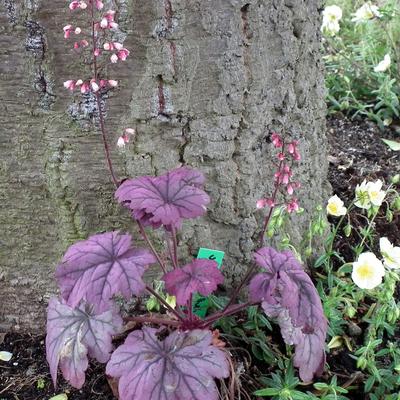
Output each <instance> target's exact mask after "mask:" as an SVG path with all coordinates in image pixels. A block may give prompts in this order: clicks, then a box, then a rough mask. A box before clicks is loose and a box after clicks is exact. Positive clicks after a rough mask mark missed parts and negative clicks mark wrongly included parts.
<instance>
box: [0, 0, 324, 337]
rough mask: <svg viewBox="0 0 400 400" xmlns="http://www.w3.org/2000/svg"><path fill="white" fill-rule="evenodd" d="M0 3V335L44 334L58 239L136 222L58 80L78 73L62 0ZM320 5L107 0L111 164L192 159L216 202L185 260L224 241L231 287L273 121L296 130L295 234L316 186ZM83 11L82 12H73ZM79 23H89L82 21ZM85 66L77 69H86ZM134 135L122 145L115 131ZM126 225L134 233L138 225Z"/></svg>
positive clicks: (64, 241)
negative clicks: (114, 46) (114, 44)
mask: <svg viewBox="0 0 400 400" xmlns="http://www.w3.org/2000/svg"><path fill="white" fill-rule="evenodd" d="M0 4H1V9H0V27H1V28H0V29H1V33H0V40H1V46H0V73H1V86H0V98H1V99H2V100H1V103H0V107H1V111H2V112H1V114H0V122H1V127H2V129H1V134H0V151H1V163H0V201H1V210H0V226H1V232H2V233H1V237H0V304H1V305H2V306H1V307H0V331H1V330H6V329H10V328H13V329H25V328H29V329H31V330H37V329H41V328H42V327H43V323H44V310H45V307H46V303H47V300H48V298H49V296H50V295H51V294H54V293H55V292H56V287H55V282H54V279H53V276H54V270H55V266H56V264H57V262H58V261H59V260H60V257H61V256H62V254H63V252H64V251H65V250H66V248H67V247H68V245H69V244H71V243H73V242H74V241H76V240H79V239H84V238H87V236H88V235H90V234H93V233H96V232H100V231H104V230H110V229H121V230H132V229H133V224H132V222H131V221H130V219H129V217H128V212H126V211H125V210H122V209H121V207H120V206H118V205H117V204H116V202H115V201H114V199H113V191H114V188H113V185H112V183H111V181H110V178H109V175H108V171H107V167H106V163H105V159H104V155H103V148H102V141H101V136H100V134H99V132H98V130H96V129H94V128H93V124H92V120H93V118H94V117H95V116H96V105H95V99H94V97H93V96H91V95H84V96H81V95H80V94H79V95H78V94H76V95H74V96H72V95H71V94H70V93H69V92H68V91H66V90H65V89H64V88H63V85H62V83H63V81H65V80H67V79H78V78H85V77H89V75H88V70H87V66H86V69H85V66H84V65H82V63H81V61H80V59H79V57H76V56H74V55H73V51H72V50H71V49H70V47H71V43H70V42H69V43H66V42H65V41H64V40H63V37H62V28H63V26H64V25H67V24H68V23H73V22H74V21H75V20H76V15H77V14H76V13H74V14H71V13H70V11H69V10H68V8H67V5H68V4H67V3H66V2H65V0H54V1H51V2H50V3H49V2H48V1H44V0H24V1H23V0H2V2H1V3H0ZM319 6H320V1H319V0H246V1H245V0H146V1H143V0H116V1H114V2H112V1H108V2H106V7H113V8H114V9H116V10H117V17H118V20H119V21H118V22H119V24H120V30H119V31H118V32H117V34H116V35H117V38H124V37H126V41H125V47H127V48H128V49H129V50H130V51H131V56H130V57H129V58H128V60H127V61H126V62H124V63H118V64H117V65H116V66H115V65H113V66H110V67H108V74H109V77H110V78H112V79H118V81H119V82H120V87H119V88H118V89H117V90H114V91H113V92H109V94H108V96H107V98H104V102H105V105H106V125H107V128H108V131H109V141H110V146H111V148H112V149H113V151H112V153H113V154H112V157H113V160H114V164H115V168H116V172H117V175H118V176H119V177H120V178H121V177H135V176H139V175H143V174H152V175H153V174H160V173H163V172H165V171H166V170H167V169H169V168H173V167H176V166H177V165H178V164H187V165H190V166H193V167H197V168H199V169H201V170H202V171H203V172H204V173H205V174H206V175H207V178H208V180H207V184H206V190H207V191H208V192H209V194H210V196H211V198H212V203H211V205H210V207H209V211H208V214H207V217H205V218H202V219H198V220H195V221H193V222H190V223H187V224H186V225H185V226H184V229H183V230H182V232H181V237H180V246H179V248H180V254H181V257H182V259H184V258H188V257H191V256H195V255H196V253H197V249H198V248H199V247H211V248H215V249H220V250H223V251H225V252H226V259H225V260H224V273H225V275H226V276H227V277H228V282H230V283H232V282H233V281H235V280H237V277H238V276H239V275H241V274H242V273H243V271H244V270H245V268H246V266H247V265H248V263H249V262H250V260H251V258H252V255H251V254H252V251H253V250H254V249H255V248H256V246H257V242H258V236H259V232H260V225H261V217H262V213H261V212H255V203H256V200H257V199H259V198H261V197H263V196H265V195H266V194H268V193H270V192H271V190H272V187H273V179H272V175H273V172H272V171H273V168H274V167H273V164H272V159H273V153H272V146H271V144H270V143H269V140H268V137H269V133H270V131H271V130H276V131H277V132H282V131H285V132H291V133H292V134H293V135H294V137H295V138H298V139H300V141H301V142H300V143H301V144H300V149H301V152H302V155H303V160H302V162H301V166H300V168H299V170H298V171H297V173H298V174H299V175H298V176H299V177H300V179H301V182H302V189H301V191H300V194H299V198H300V201H301V205H302V207H304V208H305V210H306V212H305V214H304V215H303V216H302V217H299V218H297V217H296V219H295V221H296V223H295V224H293V225H292V227H291V238H292V239H293V241H294V242H298V241H299V240H300V239H301V237H302V234H303V233H304V231H305V229H306V227H307V223H308V220H309V216H310V213H311V212H312V210H313V208H314V207H315V205H317V204H319V203H321V202H322V199H323V198H324V196H325V195H326V193H327V190H328V188H327V185H326V176H327V159H326V139H325V120H324V116H325V104H324V87H323V72H322V71H323V68H322V64H321V60H320V53H319V46H320V43H319V26H320V22H319V12H318V7H319ZM78 13H79V11H78ZM81 27H82V28H85V25H84V23H83V22H82V23H81ZM84 71H86V72H84ZM125 127H133V128H135V129H136V131H137V137H136V140H135V142H134V143H131V144H130V145H129V146H128V148H127V149H126V150H125V152H123V153H121V152H118V151H117V148H116V145H115V144H116V140H117V138H118V136H119V135H120V134H121V133H122V129H123V128H125ZM135 236H136V235H135Z"/></svg>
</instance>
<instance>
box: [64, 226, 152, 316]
mask: <svg viewBox="0 0 400 400" xmlns="http://www.w3.org/2000/svg"><path fill="white" fill-rule="evenodd" d="M154 262H155V258H154V256H153V254H151V253H150V252H149V251H148V250H145V249H134V248H132V247H131V236H130V235H121V234H119V233H118V232H107V233H102V234H99V235H94V236H91V237H90V238H89V239H87V240H84V241H81V242H78V243H75V244H73V245H72V246H71V247H70V248H69V249H68V250H67V252H66V253H65V255H64V258H63V259H62V261H61V264H59V265H58V267H57V271H56V278H57V282H58V285H59V287H60V289H61V294H62V297H63V298H64V299H65V300H66V301H67V303H68V304H69V305H70V306H71V307H75V306H77V305H78V304H79V302H80V301H81V300H82V299H85V300H87V301H88V302H89V303H91V304H94V305H95V306H96V310H97V311H98V312H101V311H105V310H107V309H108V308H109V303H110V299H111V297H112V296H113V295H114V294H115V293H121V294H122V295H124V296H125V298H129V297H130V296H131V295H132V294H135V295H138V294H140V293H141V292H142V291H143V289H144V288H145V284H144V282H143V280H142V275H143V273H144V271H145V270H146V268H147V267H148V265H149V264H152V263H154Z"/></svg>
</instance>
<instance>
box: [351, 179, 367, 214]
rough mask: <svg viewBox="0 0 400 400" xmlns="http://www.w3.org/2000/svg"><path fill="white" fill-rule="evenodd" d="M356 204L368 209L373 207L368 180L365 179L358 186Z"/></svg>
mask: <svg viewBox="0 0 400 400" xmlns="http://www.w3.org/2000/svg"><path fill="white" fill-rule="evenodd" d="M354 204H355V205H356V206H357V207H359V208H365V209H367V210H368V209H369V208H370V207H371V202H370V200H369V195H368V186H367V181H365V180H364V181H363V182H362V183H361V185H357V186H356V202H355V203H354Z"/></svg>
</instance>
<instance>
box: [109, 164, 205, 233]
mask: <svg viewBox="0 0 400 400" xmlns="http://www.w3.org/2000/svg"><path fill="white" fill-rule="evenodd" d="M203 184H204V175H203V174H202V173H201V172H199V171H197V170H195V169H191V168H188V167H181V168H177V169H174V170H172V171H170V172H168V173H166V174H165V175H162V176H158V177H151V176H142V177H140V178H137V179H129V180H126V181H125V182H123V183H122V185H121V186H120V187H119V188H118V189H117V191H116V193H115V196H116V198H117V199H118V201H119V202H120V203H124V204H126V206H127V207H128V208H129V209H130V210H131V211H132V215H133V217H134V218H135V219H136V220H139V221H140V222H141V223H142V224H143V225H145V226H147V225H151V226H152V227H153V228H159V227H160V226H161V225H164V226H165V227H166V228H167V229H169V230H171V229H172V228H180V226H181V224H182V219H183V218H195V217H199V216H201V215H203V214H204V213H205V211H206V208H205V206H206V205H207V204H208V203H209V202H210V198H209V196H208V195H207V193H206V192H204V190H203Z"/></svg>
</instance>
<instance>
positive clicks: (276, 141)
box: [271, 132, 283, 147]
mask: <svg viewBox="0 0 400 400" xmlns="http://www.w3.org/2000/svg"><path fill="white" fill-rule="evenodd" d="M271 140H272V143H273V145H274V146H275V147H282V146H283V140H282V137H281V136H280V135H278V134H277V133H275V132H273V133H272V135H271Z"/></svg>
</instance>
